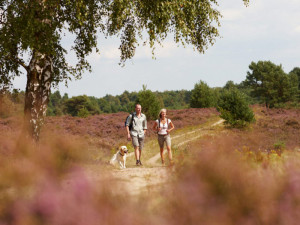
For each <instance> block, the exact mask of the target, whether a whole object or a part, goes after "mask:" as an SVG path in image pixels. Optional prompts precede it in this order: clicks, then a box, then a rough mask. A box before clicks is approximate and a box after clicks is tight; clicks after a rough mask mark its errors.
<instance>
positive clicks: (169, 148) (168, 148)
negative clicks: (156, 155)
mask: <svg viewBox="0 0 300 225" xmlns="http://www.w3.org/2000/svg"><path fill="white" fill-rule="evenodd" d="M167 150H168V156H169V160H170V163H172V162H173V161H172V151H171V146H167Z"/></svg>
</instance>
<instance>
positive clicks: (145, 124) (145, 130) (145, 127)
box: [143, 115, 148, 134]
mask: <svg viewBox="0 0 300 225" xmlns="http://www.w3.org/2000/svg"><path fill="white" fill-rule="evenodd" d="M143 125H144V127H143V129H144V134H146V132H147V129H148V128H147V117H146V115H145V120H144V123H143Z"/></svg>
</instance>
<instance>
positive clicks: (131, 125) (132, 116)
mask: <svg viewBox="0 0 300 225" xmlns="http://www.w3.org/2000/svg"><path fill="white" fill-rule="evenodd" d="M130 115H131V121H130V124H129V125H128V128H129V131H131V130H132V127H133V120H134V119H133V118H134V114H133V113H131V114H130ZM130 115H128V116H127V118H126V120H125V127H126V122H127V120H128V119H129V117H130Z"/></svg>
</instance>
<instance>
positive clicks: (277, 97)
mask: <svg viewBox="0 0 300 225" xmlns="http://www.w3.org/2000/svg"><path fill="white" fill-rule="evenodd" d="M249 69H250V70H251V72H247V77H246V80H245V84H246V85H247V86H248V87H251V88H252V93H251V94H252V96H254V97H258V98H260V100H261V102H264V103H265V104H266V106H267V107H276V106H280V105H281V104H282V103H286V102H288V101H295V98H296V97H297V92H298V78H297V75H295V74H294V73H291V74H289V75H288V74H286V73H285V72H284V71H283V69H282V66H281V65H280V66H278V65H275V64H274V63H272V62H270V61H259V62H257V63H254V62H252V63H251V64H250V66H249Z"/></svg>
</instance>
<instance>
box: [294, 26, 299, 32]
mask: <svg viewBox="0 0 300 225" xmlns="http://www.w3.org/2000/svg"><path fill="white" fill-rule="evenodd" d="M294 32H295V33H299V34H300V25H299V26H297V27H295V29H294Z"/></svg>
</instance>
